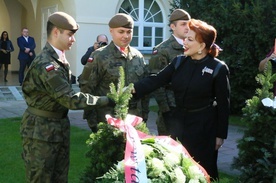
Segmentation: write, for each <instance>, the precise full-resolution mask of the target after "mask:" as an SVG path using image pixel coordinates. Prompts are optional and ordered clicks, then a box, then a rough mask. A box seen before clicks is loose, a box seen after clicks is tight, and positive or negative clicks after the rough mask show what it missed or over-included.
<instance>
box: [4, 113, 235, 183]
mask: <svg viewBox="0 0 276 183" xmlns="http://www.w3.org/2000/svg"><path fill="white" fill-rule="evenodd" d="M20 120H21V118H8V119H0V141H1V144H0V154H1V156H0V162H1V168H0V183H2V182H3V183H4V182H5V183H14V182H16V183H23V182H24V178H25V174H24V171H25V169H24V164H23V160H22V158H21V152H22V146H21V139H20V135H19V127H20ZM89 134H90V132H89V131H87V130H83V129H80V128H78V127H71V150H70V170H69V183H77V182H79V178H80V175H81V173H82V172H83V170H84V168H85V167H86V165H87V164H88V163H89V162H88V159H87V158H85V153H86V152H87V150H88V149H87V146H86V144H85V141H86V139H88V136H89ZM220 178H221V181H220V183H236V182H238V181H237V178H236V177H235V176H230V175H227V174H224V173H221V172H220Z"/></svg>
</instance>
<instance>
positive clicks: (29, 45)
mask: <svg viewBox="0 0 276 183" xmlns="http://www.w3.org/2000/svg"><path fill="white" fill-rule="evenodd" d="M17 45H18V47H19V54H18V60H29V59H31V60H33V59H34V57H35V51H34V49H35V47H36V44H35V40H34V38H33V37H30V36H29V38H28V42H27V41H26V40H25V38H24V37H23V36H20V37H18V38H17ZM25 48H30V49H31V51H30V52H32V53H33V56H32V57H30V55H29V54H28V53H25Z"/></svg>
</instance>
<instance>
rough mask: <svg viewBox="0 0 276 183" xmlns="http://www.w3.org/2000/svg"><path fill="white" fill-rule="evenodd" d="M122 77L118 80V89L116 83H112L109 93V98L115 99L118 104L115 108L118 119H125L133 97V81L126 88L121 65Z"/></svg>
mask: <svg viewBox="0 0 276 183" xmlns="http://www.w3.org/2000/svg"><path fill="white" fill-rule="evenodd" d="M119 70H120V79H119V82H118V86H117V90H116V87H115V85H114V83H111V84H110V93H108V94H107V96H108V97H109V98H111V99H112V100H114V101H115V103H116V106H115V108H114V111H115V117H116V118H117V119H122V120H124V119H125V118H126V116H127V113H128V102H129V100H130V98H131V97H132V94H131V91H132V90H133V83H130V84H129V86H128V87H126V88H125V73H124V69H123V67H122V66H121V67H120V68H119Z"/></svg>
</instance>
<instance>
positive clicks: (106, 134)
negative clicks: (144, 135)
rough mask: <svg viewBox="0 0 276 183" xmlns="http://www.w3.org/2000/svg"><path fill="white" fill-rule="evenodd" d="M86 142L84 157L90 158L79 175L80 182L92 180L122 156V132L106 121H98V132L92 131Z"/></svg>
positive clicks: (123, 140) (123, 142) (123, 144)
mask: <svg viewBox="0 0 276 183" xmlns="http://www.w3.org/2000/svg"><path fill="white" fill-rule="evenodd" d="M86 143H87V144H88V147H89V151H88V152H87V154H86V157H87V158H89V159H90V164H89V165H88V166H87V168H86V170H85V172H84V174H83V176H82V177H81V182H86V183H88V182H94V181H95V180H96V178H97V177H100V176H102V175H103V174H104V173H105V172H107V171H108V170H109V169H110V167H111V166H112V165H113V164H114V163H116V162H117V161H120V160H122V159H123V157H124V147H125V139H124V134H123V132H121V131H120V130H119V129H116V128H114V127H113V126H111V125H108V124H106V123H103V122H101V123H99V125H98V132H97V133H92V134H91V135H90V138H89V139H88V140H87V142H86Z"/></svg>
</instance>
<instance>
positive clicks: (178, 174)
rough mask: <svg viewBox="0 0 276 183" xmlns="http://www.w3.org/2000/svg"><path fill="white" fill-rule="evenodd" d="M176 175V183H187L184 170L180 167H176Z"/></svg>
mask: <svg viewBox="0 0 276 183" xmlns="http://www.w3.org/2000/svg"><path fill="white" fill-rule="evenodd" d="M174 173H175V181H174V182H175V183H184V182H186V176H185V175H184V174H183V172H182V170H181V168H180V167H176V168H175V169H174Z"/></svg>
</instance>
